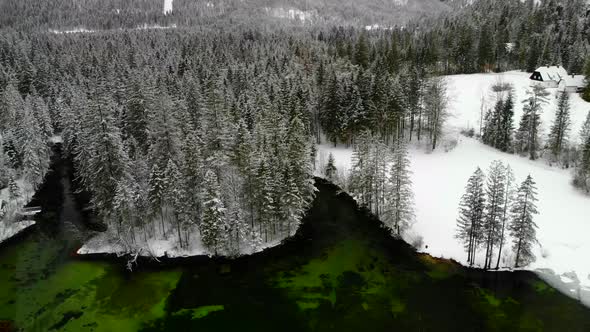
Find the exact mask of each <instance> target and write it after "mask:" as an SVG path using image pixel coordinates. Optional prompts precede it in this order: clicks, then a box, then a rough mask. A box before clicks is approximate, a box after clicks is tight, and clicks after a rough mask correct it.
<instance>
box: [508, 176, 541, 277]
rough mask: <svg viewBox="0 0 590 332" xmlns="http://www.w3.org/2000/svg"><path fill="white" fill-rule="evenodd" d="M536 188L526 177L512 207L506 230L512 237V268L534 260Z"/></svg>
mask: <svg viewBox="0 0 590 332" xmlns="http://www.w3.org/2000/svg"><path fill="white" fill-rule="evenodd" d="M536 196H537V188H536V186H535V182H534V181H533V178H532V177H531V176H530V175H528V176H527V178H526V179H525V180H524V181H523V182H522V184H521V185H520V187H519V188H518V192H517V194H516V198H515V201H514V204H513V206H512V210H511V212H512V220H511V222H510V225H509V226H508V229H509V231H510V236H511V237H512V243H513V247H512V249H513V250H514V252H515V255H516V258H515V263H514V267H521V266H525V265H527V264H529V263H531V262H533V261H534V260H535V255H534V254H533V252H532V249H533V248H532V246H533V244H534V243H535V242H536V241H537V238H536V228H537V224H535V222H534V221H533V217H534V215H535V214H538V213H539V212H538V211H537V206H536V202H537V197H536Z"/></svg>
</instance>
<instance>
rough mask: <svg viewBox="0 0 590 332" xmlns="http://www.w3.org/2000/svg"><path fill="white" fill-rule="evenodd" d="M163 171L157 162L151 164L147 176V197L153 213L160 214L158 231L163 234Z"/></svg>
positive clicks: (164, 183)
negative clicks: (148, 176)
mask: <svg viewBox="0 0 590 332" xmlns="http://www.w3.org/2000/svg"><path fill="white" fill-rule="evenodd" d="M165 181H166V180H165V178H164V173H163V171H162V170H160V167H159V166H158V164H154V165H153V166H152V170H151V172H150V178H149V191H148V199H149V201H150V204H151V205H152V208H151V210H152V211H153V212H154V214H155V213H159V214H160V231H161V233H162V235H163V236H164V235H165V228H164V199H165V197H164V195H165V186H166V182H165Z"/></svg>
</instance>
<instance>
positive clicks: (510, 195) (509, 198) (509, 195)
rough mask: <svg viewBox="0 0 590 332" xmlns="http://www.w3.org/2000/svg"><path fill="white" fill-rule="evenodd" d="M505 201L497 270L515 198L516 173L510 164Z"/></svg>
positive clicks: (507, 172)
mask: <svg viewBox="0 0 590 332" xmlns="http://www.w3.org/2000/svg"><path fill="white" fill-rule="evenodd" d="M504 174H505V175H504V183H505V184H506V185H505V186H504V202H503V203H502V216H501V218H500V219H501V226H500V243H499V245H498V247H499V248H498V260H497V261H496V270H497V269H498V268H499V267H500V258H501V257H502V247H503V246H504V240H505V231H506V226H507V225H508V221H509V218H510V207H511V205H512V202H513V200H514V181H515V180H514V173H513V172H512V168H511V167H510V165H506V169H505V172H504Z"/></svg>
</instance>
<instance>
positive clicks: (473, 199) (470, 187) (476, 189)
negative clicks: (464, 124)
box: [456, 167, 485, 266]
mask: <svg viewBox="0 0 590 332" xmlns="http://www.w3.org/2000/svg"><path fill="white" fill-rule="evenodd" d="M484 177H485V175H484V173H483V172H482V171H481V169H480V168H479V167H478V168H477V169H476V171H475V172H474V173H473V175H471V177H470V178H469V180H468V181H467V186H466V187H465V194H464V195H463V196H462V197H461V202H460V203H459V219H457V228H458V232H457V235H456V237H457V238H458V239H460V240H461V241H462V242H463V244H464V246H465V250H466V251H467V262H468V263H469V265H470V266H472V265H473V264H474V263H475V253H476V251H477V248H478V246H479V241H481V240H482V238H483V218H484V210H485V192H484Z"/></svg>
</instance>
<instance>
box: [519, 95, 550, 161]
mask: <svg viewBox="0 0 590 332" xmlns="http://www.w3.org/2000/svg"><path fill="white" fill-rule="evenodd" d="M527 93H528V95H529V97H528V98H527V99H525V100H524V101H523V103H524V104H525V105H524V107H523V115H522V118H521V120H520V127H519V128H518V132H517V133H516V137H515V138H516V141H517V144H516V145H517V151H518V152H519V153H523V154H525V153H526V154H529V156H530V159H531V160H535V159H537V152H538V150H539V126H540V124H541V119H540V114H539V113H540V112H541V111H542V105H543V104H544V103H547V96H548V95H549V92H547V90H546V89H545V88H544V87H542V86H540V85H535V86H533V88H532V90H529V91H528V92H527Z"/></svg>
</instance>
